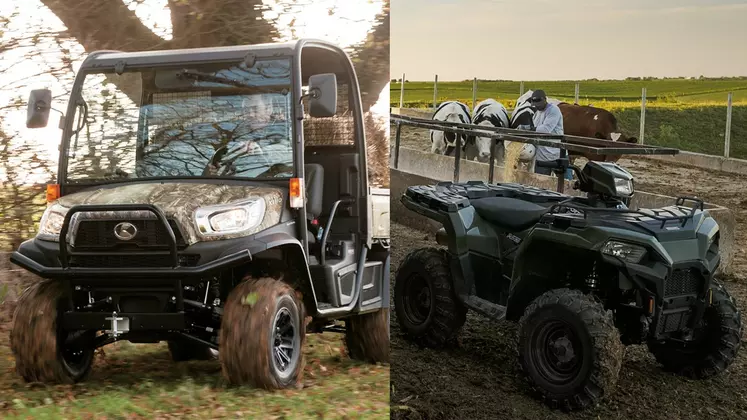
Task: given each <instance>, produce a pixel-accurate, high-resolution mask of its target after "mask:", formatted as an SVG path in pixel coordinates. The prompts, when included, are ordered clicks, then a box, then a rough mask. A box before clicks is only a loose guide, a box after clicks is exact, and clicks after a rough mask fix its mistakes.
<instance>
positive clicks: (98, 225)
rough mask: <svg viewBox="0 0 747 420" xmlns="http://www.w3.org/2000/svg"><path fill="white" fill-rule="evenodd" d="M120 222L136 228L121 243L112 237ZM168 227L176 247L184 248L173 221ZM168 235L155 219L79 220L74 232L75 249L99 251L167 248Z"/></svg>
mask: <svg viewBox="0 0 747 420" xmlns="http://www.w3.org/2000/svg"><path fill="white" fill-rule="evenodd" d="M121 222H129V223H132V224H133V225H134V226H135V227H136V228H137V234H136V235H135V237H134V238H133V239H131V240H129V241H122V240H120V239H118V238H117V237H116V236H114V227H115V226H117V224H119V223H121ZM168 222H169V225H171V229H172V230H173V231H174V236H175V237H176V245H177V247H180V248H183V247H184V246H186V243H185V242H184V238H183V237H182V235H181V232H180V231H179V228H178V227H177V224H176V222H175V221H174V220H169V221H168ZM169 242H170V240H169V235H168V232H167V231H166V227H165V226H164V225H163V224H162V223H161V222H160V221H159V220H157V219H141V220H137V219H135V220H81V222H80V224H79V225H78V229H77V231H76V232H75V248H76V249H77V250H83V249H101V248H113V247H118V246H123V247H133V246H137V247H141V248H154V247H168V245H169Z"/></svg>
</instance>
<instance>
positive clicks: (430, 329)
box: [394, 248, 467, 347]
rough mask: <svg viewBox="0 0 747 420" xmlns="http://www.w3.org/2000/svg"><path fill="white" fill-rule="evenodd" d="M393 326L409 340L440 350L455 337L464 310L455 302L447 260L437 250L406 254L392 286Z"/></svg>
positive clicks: (419, 250) (464, 319) (455, 297)
mask: <svg viewBox="0 0 747 420" xmlns="http://www.w3.org/2000/svg"><path fill="white" fill-rule="evenodd" d="M394 309H395V311H396V314H397V323H398V324H399V326H400V328H401V329H402V331H404V332H405V334H407V336H409V337H410V339H412V340H413V341H415V342H417V343H419V344H421V345H424V346H427V347H441V346H444V345H446V344H447V343H448V342H450V341H451V340H453V339H454V338H456V336H457V335H458V334H459V331H460V330H461V328H462V326H463V325H464V322H465V321H466V319H467V309H466V308H465V307H464V306H463V305H462V304H461V303H460V302H459V300H457V296H456V295H455V293H454V291H453V288H452V284H451V270H450V269H449V257H448V254H447V253H446V251H444V250H441V249H438V248H422V249H418V250H415V251H413V252H411V253H410V254H408V255H407V256H406V257H405V259H404V260H403V261H402V263H401V264H400V267H399V269H398V270H397V275H396V277H395V283H394Z"/></svg>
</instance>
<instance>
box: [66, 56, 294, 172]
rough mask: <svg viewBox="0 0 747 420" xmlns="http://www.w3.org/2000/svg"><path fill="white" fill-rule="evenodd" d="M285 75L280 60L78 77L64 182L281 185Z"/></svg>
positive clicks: (285, 64) (286, 161)
mask: <svg viewBox="0 0 747 420" xmlns="http://www.w3.org/2000/svg"><path fill="white" fill-rule="evenodd" d="M290 69H291V67H290V60H289V59H287V58H282V59H271V60H258V61H256V63H255V64H254V65H253V66H251V67H248V66H246V65H245V64H244V63H240V64H236V63H228V64H222V65H216V64H210V65H196V66H195V65H190V66H186V67H174V68H159V69H157V70H156V69H148V70H140V71H132V72H124V73H122V74H121V75H118V74H116V73H115V72H113V71H107V72H106V73H88V74H87V75H86V76H85V79H84V80H83V84H82V90H81V92H80V97H79V98H78V101H77V103H76V105H77V111H76V115H75V118H74V120H73V130H74V131H73V135H72V136H71V138H70V140H69V147H68V150H67V170H66V174H65V175H66V177H65V179H66V180H67V182H72V183H76V182H96V181H103V180H107V179H113V178H138V179H140V178H153V177H200V176H224V177H236V178H285V177H291V176H292V173H293V148H292V145H293V142H292V141H291V129H292V118H291V110H292V108H291V107H292V99H291V91H292V89H291V75H290V71H291V70H290Z"/></svg>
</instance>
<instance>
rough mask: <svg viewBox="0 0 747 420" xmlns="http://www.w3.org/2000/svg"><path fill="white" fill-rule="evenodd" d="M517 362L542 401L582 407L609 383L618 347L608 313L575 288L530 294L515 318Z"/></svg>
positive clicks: (592, 401)
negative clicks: (523, 307)
mask: <svg viewBox="0 0 747 420" xmlns="http://www.w3.org/2000/svg"><path fill="white" fill-rule="evenodd" d="M518 353H519V364H520V365H521V368H522V370H523V372H524V374H525V375H526V377H527V380H528V381H529V384H530V385H531V386H532V388H533V389H534V390H535V391H536V392H537V393H538V394H539V395H540V397H541V399H543V400H544V401H545V403H546V404H548V405H549V406H551V407H553V408H560V409H563V410H568V411H570V410H578V409H584V408H587V407H589V406H592V405H594V404H595V403H597V402H599V401H600V400H601V399H602V398H604V397H607V396H609V395H610V394H611V393H612V392H613V391H614V389H615V387H616V384H617V378H618V375H619V372H620V366H621V365H622V358H623V354H624V347H623V345H622V342H621V341H620V334H619V332H618V330H617V329H616V328H615V325H614V322H613V319H612V316H611V315H610V314H608V313H607V311H605V309H604V307H603V306H602V304H601V303H599V302H598V301H596V300H595V299H594V298H593V297H591V296H587V295H584V294H583V293H581V292H580V291H576V290H569V289H556V290H551V291H549V292H546V293H545V294H543V295H541V296H539V297H538V298H536V299H535V300H534V301H532V303H531V304H530V305H529V306H528V307H527V308H526V310H525V311H524V315H523V316H522V318H521V320H520V321H519V332H518Z"/></svg>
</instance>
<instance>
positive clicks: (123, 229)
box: [114, 222, 137, 241]
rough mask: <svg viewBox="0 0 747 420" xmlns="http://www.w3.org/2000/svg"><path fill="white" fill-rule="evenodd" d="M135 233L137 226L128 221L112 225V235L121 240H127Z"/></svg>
mask: <svg viewBox="0 0 747 420" xmlns="http://www.w3.org/2000/svg"><path fill="white" fill-rule="evenodd" d="M135 235H137V228H136V227H135V225H133V224H132V223H130V222H122V223H118V224H117V226H114V236H116V237H117V239H119V240H122V241H129V240H130V239H132V238H134V237H135Z"/></svg>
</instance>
